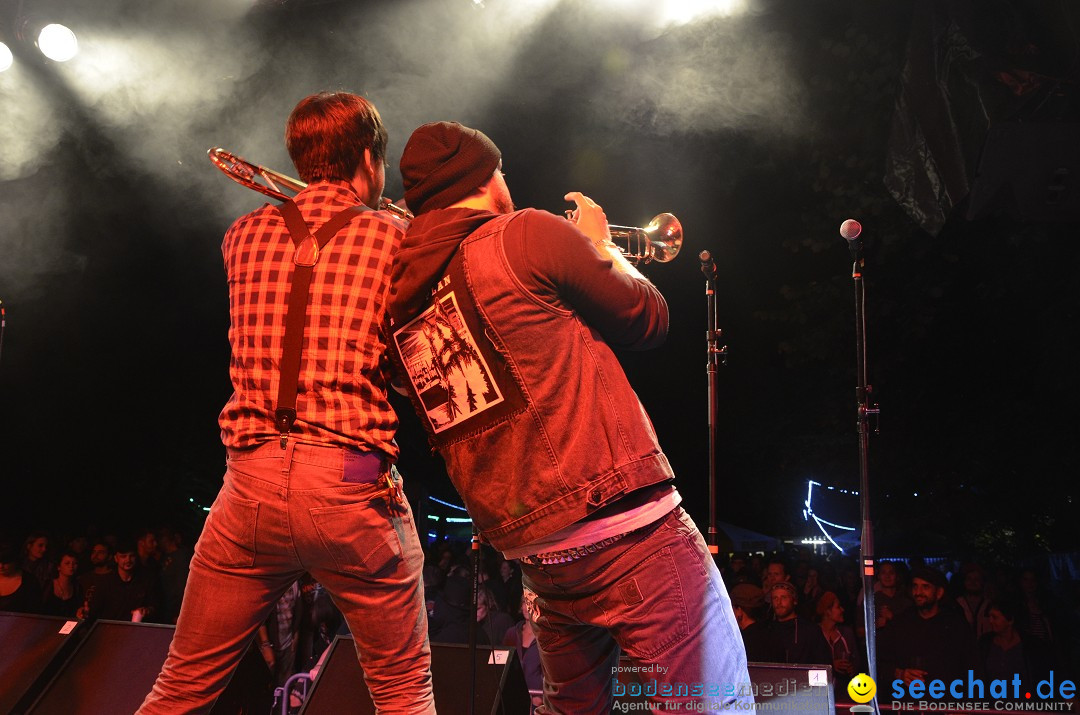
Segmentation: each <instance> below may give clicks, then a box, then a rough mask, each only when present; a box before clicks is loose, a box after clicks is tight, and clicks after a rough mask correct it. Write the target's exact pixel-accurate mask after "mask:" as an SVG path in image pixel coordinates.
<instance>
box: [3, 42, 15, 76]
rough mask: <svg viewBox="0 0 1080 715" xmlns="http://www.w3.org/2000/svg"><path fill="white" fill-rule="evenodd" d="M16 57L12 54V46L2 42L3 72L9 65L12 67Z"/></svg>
mask: <svg viewBox="0 0 1080 715" xmlns="http://www.w3.org/2000/svg"><path fill="white" fill-rule="evenodd" d="M14 60H15V58H14V57H12V55H11V48H10V47H8V46H7V45H5V44H4V43H3V42H0V72H3V71H4V70H6V69H7V68H8V67H11V63H12V62H14Z"/></svg>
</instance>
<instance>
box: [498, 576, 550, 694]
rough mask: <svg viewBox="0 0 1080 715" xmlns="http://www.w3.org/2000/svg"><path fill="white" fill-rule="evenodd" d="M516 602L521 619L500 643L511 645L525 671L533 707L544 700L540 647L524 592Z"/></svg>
mask: <svg viewBox="0 0 1080 715" xmlns="http://www.w3.org/2000/svg"><path fill="white" fill-rule="evenodd" d="M504 563H509V562H504ZM518 604H519V605H518V611H520V613H521V617H522V620H520V621H518V622H517V624H516V625H514V626H511V627H510V629H509V630H508V631H506V634H505V635H504V636H503V641H502V643H503V645H508V646H513V648H514V650H515V652H516V653H517V657H518V662H519V663H521V669H522V671H524V673H525V685H526V687H528V689H529V692H530V698H531V700H532V706H533V707H534V708H535V707H537V706H539V705H540V704H541V703H542V702H543V701H544V699H543V697H542V696H541V695H539V694H538V693H542V692H543V690H544V672H543V669H542V668H541V667H540V647H539V646H538V645H537V644H536V636H534V635H533V629H532V619H531V618H530V617H529V601H528V599H526V598H525V595H524V594H522V595H521V596H520V597H519V598H518Z"/></svg>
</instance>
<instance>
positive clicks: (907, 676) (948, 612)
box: [878, 566, 975, 684]
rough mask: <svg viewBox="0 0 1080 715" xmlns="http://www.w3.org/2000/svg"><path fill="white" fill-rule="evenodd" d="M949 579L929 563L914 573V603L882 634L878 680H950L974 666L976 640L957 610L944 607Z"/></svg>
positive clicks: (913, 570)
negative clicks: (943, 600) (943, 601)
mask: <svg viewBox="0 0 1080 715" xmlns="http://www.w3.org/2000/svg"><path fill="white" fill-rule="evenodd" d="M947 585H948V581H947V580H946V578H945V574H943V573H942V572H940V571H938V570H937V569H934V568H931V567H929V566H918V567H916V568H914V569H912V572H911V596H912V601H913V602H914V604H915V606H914V608H911V609H908V610H907V611H906V612H904V613H903V614H901V615H899V616H896V618H895V620H894V621H893V622H892V623H891V624H890V625H889V627H888V628H885V629H883V630H882V631H881V632H880V634H879V638H878V664H879V665H878V679H879V681H883V682H891V681H893V680H901V681H903V682H904V683H905V684H910V683H911V682H912V681H915V680H921V681H923V682H929V681H930V680H935V679H940V680H944V681H945V682H950V681H952V680H954V679H956V678H961V677H964V676H966V675H967V671H968V669H973V668H974V667H975V653H974V646H973V643H974V640H973V639H972V637H971V631H970V629H969V627H968V624H967V621H965V620H964V618H963V616H961V615H959V613H958V612H957V611H956V610H955V609H951V608H949V609H946V608H942V607H941V606H942V599H944V597H945V589H946V587H947Z"/></svg>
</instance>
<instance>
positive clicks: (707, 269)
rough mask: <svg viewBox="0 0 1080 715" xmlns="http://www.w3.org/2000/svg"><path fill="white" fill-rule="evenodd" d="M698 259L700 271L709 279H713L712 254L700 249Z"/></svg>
mask: <svg viewBox="0 0 1080 715" xmlns="http://www.w3.org/2000/svg"><path fill="white" fill-rule="evenodd" d="M698 260H699V261H701V272H702V273H704V274H705V277H706V278H707V279H709V280H710V281H715V280H716V261H714V260H713V257H712V254H711V253H709V252H708V251H702V252H701V253H699V254H698Z"/></svg>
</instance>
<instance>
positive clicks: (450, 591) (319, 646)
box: [0, 527, 1080, 704]
mask: <svg viewBox="0 0 1080 715" xmlns="http://www.w3.org/2000/svg"><path fill="white" fill-rule="evenodd" d="M191 556H192V551H191V548H190V546H189V542H188V538H187V537H186V536H184V535H182V534H181V533H180V532H178V531H177V530H175V529H172V528H169V527H158V528H153V529H151V528H146V529H142V530H140V531H137V532H135V533H134V534H132V535H131V536H130V538H125V537H120V538H117V537H115V536H111V535H104V536H98V535H93V536H88V535H83V534H79V535H76V536H69V537H63V538H59V539H58V538H56V537H54V536H53V535H52V534H50V533H47V532H46V531H34V532H31V533H30V534H28V535H26V536H25V538H24V539H22V540H21V541H20V542H18V543H16V542H14V541H11V540H8V541H6V542H5V543H4V544H3V548H2V550H0V611H9V612H22V613H37V614H47V615H54V616H63V617H67V618H77V619H87V620H93V619H98V618H103V619H109V620H127V621H146V622H152V623H166V624H172V623H175V622H176V617H177V614H178V612H179V604H180V600H181V598H182V596H183V590H184V583H185V581H186V575H187V569H188V563H189V561H190V559H191ZM720 565H721V573H722V574H723V577H724V580H725V583H726V584H727V587H728V591H729V593H730V598H731V604H732V610H733V611H734V615H735V619H736V621H737V622H738V624H739V628H740V630H741V633H742V637H743V642H744V644H745V648H746V653H747V659H748V660H749V661H751V662H766V663H801V664H812V663H828V664H831V665H832V667H833V672H834V674H835V679H836V684H837V699H838V700H846V699H847V698H846V691H845V688H846V686H847V683H848V681H849V680H850V679H851V678H852V677H853V676H854V675H856V674H857V673H860V672H865V671H866V669H867V658H866V646H865V635H866V634H865V628H864V618H863V605H862V599H863V593H862V581H861V579H860V577H859V575H858V572H857V570H856V562H855V561H854V560H853V559H836V558H824V557H820V556H816V555H814V554H811V553H809V552H801V551H796V552H788V553H786V554H783V555H776V554H774V555H771V556H764V555H760V554H759V555H749V554H739V553H735V554H732V555H730V556H727V557H726V558H723V559H722V562H721V564H720ZM479 571H480V577H479V588H478V596H477V609H476V611H475V618H476V629H475V638H476V642H477V644H478V645H481V646H494V647H509V648H513V649H514V650H515V652H516V654H517V658H518V662H519V663H520V664H521V666H522V668H523V670H524V673H525V680H526V684H527V686H528V688H529V690H530V691H532V697H533V699H534V704H539V702H540V695H539V693H540V692H541V691H542V689H543V675H542V673H541V668H540V657H539V651H538V645H537V642H536V639H535V636H534V635H533V632H532V627H531V622H530V619H529V618H528V604H527V603H526V599H525V597H524V591H523V588H522V580H521V569H520V566H519V564H518V563H517V561H516V560H513V559H510V560H508V559H505V558H503V557H502V556H501V555H500V554H499V552H497V551H495V550H494V549H491V548H489V547H487V546H485V547H484V548H483V549H482V550H481V558H480V569H479ZM423 579H424V599H425V601H426V607H427V615H428V635H429V638H430V640H431V642H433V643H459V644H464V643H468V640H469V626H470V624H469V618H470V615H471V614H473V609H472V600H471V596H472V585H473V573H472V562H471V555H470V552H469V550H468V544H463V543H458V542H442V543H439V544H435V545H432V546H429V547H428V548H427V549H426V551H425V560H424V569H423ZM1059 586H1060V584H1059ZM1064 586H1065V587H1066V588H1065V590H1062V589H1061V588H1059V589H1056V590H1052V589H1050V588H1049V586H1048V584H1047V583H1045V582H1044V580H1043V579H1042V578H1041V577H1040V574H1039V572H1038V571H1037V570H1036V569H1033V568H1004V567H1001V568H993V569H991V568H987V567H985V566H983V565H981V564H979V563H977V562H974V561H970V562H964V563H958V562H950V561H944V562H943V563H939V564H935V565H933V566H931V565H927V564H926V563H923V562H921V561H919V560H912V561H910V562H909V561H908V560H901V559H897V560H882V561H880V562H879V563H878V564H877V567H876V573H875V580H874V593H873V597H874V607H875V615H876V623H875V632H876V636H877V645H878V649H877V661H878V662H877V670H878V674H879V687H882V684H889V683H892V681H894V680H900V681H902V682H903V683H904V684H905V685H906V684H909V683H911V682H912V681H914V680H924V681H926V680H933V679H943V680H945V681H949V680H951V679H954V678H962V679H965V680H966V677H967V671H968V670H971V671H972V672H973V673H974V675H975V677H977V678H982V679H984V680H986V681H987V682H989V681H991V680H995V679H1002V680H1008V681H1011V680H1012V679H1013V677H1014V675H1017V674H1018V675H1019V676H1020V678H1021V680H1022V682H1024V683H1029V684H1033V683H1036V682H1037V681H1039V680H1041V679H1044V678H1046V677H1047V676H1048V675H1049V673H1050V671H1054V672H1056V673H1058V674H1059V678H1060V677H1068V678H1071V679H1073V680H1075V679H1076V675H1077V668H1078V666H1080V599H1078V598H1077V596H1078V595H1080V588H1077V585H1076V584H1064ZM1069 587H1072V589H1073V590H1072V591H1071V592H1070V591H1069V590H1068V588H1069ZM348 632H349V631H348V627H347V625H346V623H345V621H344V619H343V617H342V614H341V611H340V610H339V609H338V608H337V606H336V605H335V604H334V602H333V600H332V599H331V597H330V595H329V593H327V591H326V589H324V588H323V587H322V586H321V585H320V584H319V583H318V582H317V581H316V580H315V579H314V578H312V577H311V576H310V575H305V576H304V577H303V578H301V579H299V580H298V581H297V582H296V583H294V584H293V586H292V587H291V588H290V589H288V590H287V591H286V592H285V594H284V595H283V596H282V597H281V598H280V599H278V601H277V603H276V606H275V608H274V609H273V611H272V613H271V615H270V617H269V618H267V620H266V622H265V623H264V624H263V626H262V627H260V629H259V631H258V635H257V638H256V642H255V647H256V648H257V649H258V650H259V652H260V654H261V655H262V656H263V658H264V659H265V660H266V663H267V666H268V668H270V670H271V672H272V673H273V682H274V684H275V685H276V686H278V687H280V686H283V685H284V684H285V682H286V681H287V680H288V678H289V677H290V676H292V675H294V674H296V673H309V672H311V671H312V670H317V666H318V663H319V659H320V656H322V655H323V654H324V653H325V652H326V649H327V647H328V646H329V645H330V643H331V642H332V641H333V639H334V637H335V636H336V635H338V634H347V633H348Z"/></svg>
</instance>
